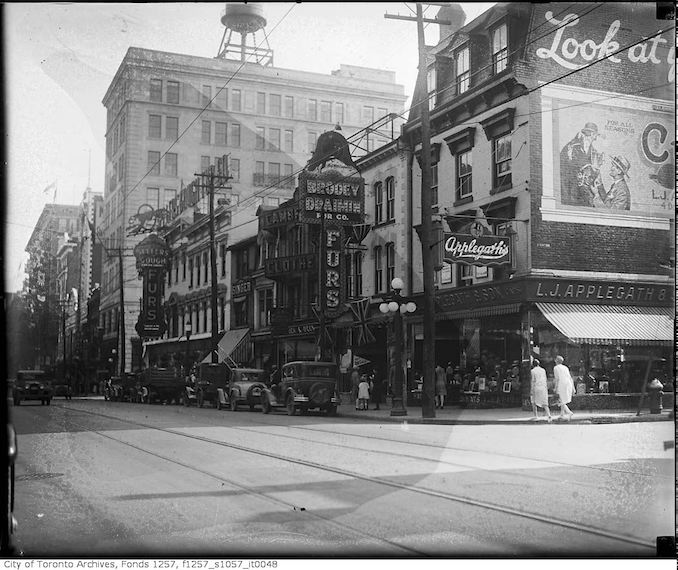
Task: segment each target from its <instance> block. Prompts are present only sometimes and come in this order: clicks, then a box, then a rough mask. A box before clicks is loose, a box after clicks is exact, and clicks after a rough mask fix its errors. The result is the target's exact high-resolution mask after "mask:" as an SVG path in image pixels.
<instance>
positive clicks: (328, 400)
mask: <svg viewBox="0 0 678 570" xmlns="http://www.w3.org/2000/svg"><path fill="white" fill-rule="evenodd" d="M338 376H339V368H338V366H337V365H336V364H335V363H334V362H315V361H309V362H305V361H295V362H288V363H287V364H284V365H283V367H282V375H281V377H280V381H279V382H275V383H272V384H271V386H270V387H266V388H264V391H263V393H262V403H261V408H262V411H263V412H264V413H265V414H268V413H269V412H270V411H271V410H272V409H273V408H286V409H287V413H288V414H289V415H290V416H293V415H295V414H296V413H297V412H306V411H308V410H313V409H316V410H321V411H324V412H326V413H327V414H328V415H334V414H336V412H337V406H338V405H339V404H340V402H341V400H340V399H339V394H338V393H337V379H338Z"/></svg>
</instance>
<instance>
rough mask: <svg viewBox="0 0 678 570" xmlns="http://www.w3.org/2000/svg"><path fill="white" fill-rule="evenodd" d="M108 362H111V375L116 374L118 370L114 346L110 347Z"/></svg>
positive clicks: (116, 353) (116, 352)
mask: <svg viewBox="0 0 678 570" xmlns="http://www.w3.org/2000/svg"><path fill="white" fill-rule="evenodd" d="M109 362H112V363H113V368H112V370H111V376H116V372H117V371H118V351H117V350H116V349H115V348H113V349H111V358H109Z"/></svg>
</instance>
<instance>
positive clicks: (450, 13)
mask: <svg viewBox="0 0 678 570" xmlns="http://www.w3.org/2000/svg"><path fill="white" fill-rule="evenodd" d="M436 17H437V18H438V19H439V20H447V21H448V22H450V23H449V24H439V28H440V39H439V40H438V43H440V42H441V41H443V40H445V39H447V38H448V37H449V36H451V35H452V34H454V33H455V32H456V31H457V30H459V29H460V28H461V27H462V26H463V25H464V23H466V14H465V13H464V10H463V8H462V7H461V4H457V3H456V2H455V3H452V2H450V3H448V4H447V5H446V6H441V8H440V10H438V14H437V15H436Z"/></svg>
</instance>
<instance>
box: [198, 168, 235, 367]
mask: <svg viewBox="0 0 678 570" xmlns="http://www.w3.org/2000/svg"><path fill="white" fill-rule="evenodd" d="M196 176H200V177H201V179H202V180H201V181H202V184H201V187H202V188H203V189H204V190H206V191H207V194H208V199H209V233H210V238H209V239H210V281H211V285H210V304H211V307H210V308H211V311H210V313H211V314H210V317H211V321H212V342H211V354H212V364H217V363H218V362H219V319H218V316H217V252H216V246H215V243H214V242H215V239H214V233H215V232H214V193H215V190H216V189H222V188H226V186H224V185H225V184H226V182H228V181H229V180H230V179H231V176H230V175H229V171H228V155H224V156H223V157H222V158H221V161H220V164H217V168H216V172H215V168H214V165H213V164H210V167H209V169H208V170H207V172H201V173H199V174H196ZM205 179H207V184H205ZM215 181H216V182H215Z"/></svg>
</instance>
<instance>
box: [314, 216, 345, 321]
mask: <svg viewBox="0 0 678 570" xmlns="http://www.w3.org/2000/svg"><path fill="white" fill-rule="evenodd" d="M343 234H344V232H343V228H342V227H341V226H326V227H325V233H324V235H323V236H322V239H323V240H324V243H323V246H324V247H323V254H324V255H323V257H322V261H321V263H322V267H321V274H320V279H321V281H320V283H321V296H320V298H321V310H323V311H324V312H325V314H326V315H327V316H329V317H333V316H335V315H336V314H337V313H338V312H339V311H340V310H341V306H342V291H343V290H344V287H343V286H342V282H343V278H344V277H345V276H344V271H343V263H342V259H343V257H344V256H342V255H341V252H342V248H343V244H344V239H343Z"/></svg>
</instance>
